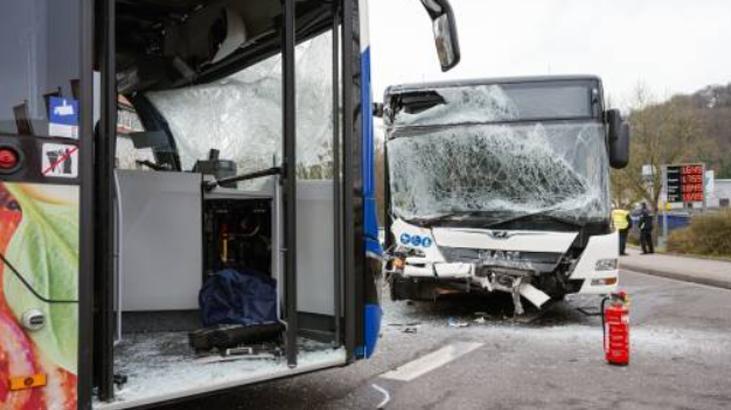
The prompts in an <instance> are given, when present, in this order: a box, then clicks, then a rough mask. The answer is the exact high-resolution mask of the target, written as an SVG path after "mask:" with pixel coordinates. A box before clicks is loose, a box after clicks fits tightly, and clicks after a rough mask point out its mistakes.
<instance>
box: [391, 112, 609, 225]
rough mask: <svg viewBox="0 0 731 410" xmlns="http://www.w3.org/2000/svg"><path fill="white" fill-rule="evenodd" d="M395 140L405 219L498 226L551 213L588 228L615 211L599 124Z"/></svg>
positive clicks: (445, 131)
mask: <svg viewBox="0 0 731 410" xmlns="http://www.w3.org/2000/svg"><path fill="white" fill-rule="evenodd" d="M394 136H395V137H396V138H393V139H391V140H390V141H389V142H388V145H387V150H388V163H389V177H390V187H391V205H392V211H393V212H394V213H395V215H396V216H398V217H401V218H403V219H405V220H414V219H429V218H438V217H444V216H449V217H450V218H460V217H468V216H469V217H472V218H480V219H486V220H487V221H488V222H491V223H498V222H500V221H506V220H510V219H514V218H515V217H519V216H521V215H528V214H546V215H553V216H555V217H557V218H560V219H562V220H567V221H574V222H575V223H577V224H581V223H585V222H588V221H592V220H598V221H601V220H603V219H606V218H607V215H608V213H609V201H608V159H607V152H606V148H605V145H604V131H603V128H602V125H601V124H599V123H561V124H550V123H547V124H540V123H538V124H522V125H480V124H478V125H462V126H454V127H449V128H441V129H434V130H431V131H421V132H420V133H419V134H418V135H403V134H399V133H396V134H395V135H394Z"/></svg>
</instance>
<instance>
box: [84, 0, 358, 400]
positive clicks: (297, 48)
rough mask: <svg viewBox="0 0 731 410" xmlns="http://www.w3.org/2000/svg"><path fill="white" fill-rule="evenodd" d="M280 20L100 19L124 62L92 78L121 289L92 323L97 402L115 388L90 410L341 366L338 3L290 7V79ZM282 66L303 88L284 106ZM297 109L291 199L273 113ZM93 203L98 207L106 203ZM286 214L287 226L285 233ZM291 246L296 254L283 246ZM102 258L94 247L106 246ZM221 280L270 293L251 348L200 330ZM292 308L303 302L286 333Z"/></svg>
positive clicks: (270, 10) (184, 5) (221, 4)
mask: <svg viewBox="0 0 731 410" xmlns="http://www.w3.org/2000/svg"><path fill="white" fill-rule="evenodd" d="M282 3H283V2H278V1H267V2H264V1H256V0H238V1H217V2H207V3H204V2H200V1H196V0H144V1H128V0H118V1H117V2H116V9H115V10H114V11H113V12H111V13H109V14H108V15H110V16H113V20H112V21H114V22H115V25H114V27H115V29H114V31H113V32H111V31H107V32H106V34H104V33H99V34H100V37H99V38H106V39H107V41H108V42H109V43H108V44H107V48H106V49H105V48H104V47H101V48H100V49H101V50H105V51H106V53H109V50H111V49H112V47H111V44H110V43H113V44H114V49H116V50H115V52H114V60H115V61H114V63H113V64H112V63H109V62H107V64H105V63H104V62H103V61H101V62H100V65H99V67H100V70H99V72H98V73H97V75H96V76H95V82H96V83H97V84H96V86H95V89H99V90H102V93H100V94H102V96H101V98H99V100H100V104H99V109H98V112H100V113H104V112H105V108H104V104H105V98H107V100H106V101H107V103H108V104H107V105H108V106H112V103H113V104H114V108H115V109H116V113H115V114H116V118H117V119H116V121H115V124H111V126H112V127H114V128H115V130H114V131H115V132H114V135H115V138H114V141H113V143H111V149H110V151H108V152H111V154H113V156H114V159H113V169H111V175H112V179H113V184H112V185H111V186H112V187H113V190H112V192H110V194H111V195H110V198H111V201H110V204H111V208H112V209H113V212H111V213H110V219H113V221H112V224H111V225H110V226H113V227H114V228H113V229H111V230H107V231H104V233H101V234H100V235H101V236H105V235H107V234H109V232H111V233H112V234H111V235H110V236H111V237H110V238H108V241H107V242H106V243H108V247H107V248H106V249H101V253H102V254H107V255H109V254H111V255H113V257H111V258H108V259H107V260H106V261H105V262H102V263H106V264H107V265H106V266H107V267H110V265H111V270H110V271H111V272H114V274H113V276H112V277H107V280H108V281H109V283H108V285H110V286H106V287H105V286H104V278H100V277H99V276H97V279H96V282H97V284H96V285H95V286H96V289H97V292H98V293H97V299H98V300H100V301H101V302H100V303H101V304H103V303H105V302H106V303H108V305H107V309H106V310H105V309H103V308H97V311H98V312H101V313H98V314H97V317H96V319H95V321H96V323H97V324H98V325H99V326H98V328H99V329H100V330H99V331H98V332H97V334H95V346H100V345H101V346H104V347H102V348H101V349H97V348H96V347H95V352H94V354H95V358H99V363H100V365H99V366H97V367H96V368H95V372H96V374H98V375H99V378H100V379H99V381H98V384H99V385H100V386H101V387H102V389H103V388H104V386H105V385H106V386H109V385H110V383H109V381H110V380H109V378H110V377H112V379H111V382H112V383H113V384H114V389H113V391H109V389H108V388H107V389H106V391H105V392H100V398H101V399H102V400H103V401H107V402H106V403H101V402H99V403H97V405H98V406H102V407H110V408H113V407H114V406H115V403H117V404H119V405H121V406H123V407H127V406H130V405H135V406H136V405H144V404H146V403H153V402H159V401H160V400H163V399H174V398H175V397H176V396H182V395H185V396H188V395H191V394H195V393H196V392H201V393H202V392H205V391H210V390H216V389H222V388H225V387H231V386H236V385H241V384H244V383H247V382H255V381H260V380H266V379H271V378H275V377H282V376H287V375H291V374H294V373H299V372H306V371H312V370H315V369H318V368H324V367H331V366H336V365H343V364H345V363H346V360H347V357H346V356H347V352H346V348H345V347H344V343H343V341H344V337H343V334H342V332H341V330H340V318H341V317H342V315H343V313H342V307H341V305H342V303H343V301H342V300H341V286H342V282H343V275H344V274H343V271H342V269H340V266H341V262H340V261H341V260H342V258H343V256H342V255H341V254H340V253H341V252H342V249H343V247H342V246H340V244H339V243H338V241H340V239H341V238H340V233H339V232H340V231H339V229H342V228H340V226H341V221H340V219H341V218H342V215H343V212H348V211H347V210H343V209H342V199H341V197H340V194H339V192H341V190H340V186H341V185H342V183H343V181H342V179H341V174H342V167H343V162H346V163H347V157H348V155H350V154H344V155H343V157H345V158H344V159H342V160H341V158H340V156H341V154H340V148H339V146H340V144H341V143H342V136H341V135H340V133H339V128H340V127H339V124H338V121H340V120H339V118H338V110H337V109H334V107H335V106H337V105H339V104H340V102H339V100H338V99H339V87H340V85H339V84H338V82H339V81H340V78H339V75H338V70H340V64H339V51H340V47H341V43H340V42H339V31H340V27H341V25H340V24H339V21H338V20H339V19H336V18H334V16H336V15H337V13H336V10H335V7H337V2H329V1H312V0H309V1H296V2H293V3H294V4H295V5H296V9H295V13H294V22H295V24H294V27H295V29H294V35H295V37H294V38H296V45H294V50H292V51H293V52H292V54H291V55H292V57H294V60H292V61H285V60H286V58H287V57H286V56H284V54H286V51H285V53H284V54H283V53H282V52H281V50H282V47H287V43H286V33H285V24H284V23H283V21H285V19H284V18H283V17H284V16H283V13H284V10H283V6H282ZM115 14H116V15H115ZM97 28H98V29H102V30H103V28H101V27H99V26H98V27H97ZM334 28H335V31H333V29H334ZM114 37H116V40H114ZM110 38H111V39H112V40H114V41H112V40H110ZM99 55H100V57H99V58H100V59H103V58H105V57H104V55H105V53H104V52H100V53H99ZM291 65H293V66H294V67H293V73H294V79H293V80H294V83H296V88H295V89H294V90H293V95H289V94H287V95H284V94H286V91H283V89H284V88H283V82H284V81H286V77H287V72H286V70H287V69H288V68H291ZM110 66H111V67H110ZM105 70H106V71H105ZM110 70H113V71H114V78H115V81H114V82H113V84H112V85H111V87H113V88H114V92H113V94H111V95H110V94H109V90H110V89H111V88H109V87H110V86H109V76H110V73H111V72H112V71H110ZM333 73H335V79H334V80H333ZM105 76H107V78H106V79H105ZM104 90H107V94H106V95H104ZM292 98H293V99H294V101H291V102H292V103H293V104H290V106H293V107H295V112H294V114H295V115H294V118H296V123H295V127H296V141H294V145H293V146H294V147H296V148H295V151H294V152H295V157H296V160H295V162H294V164H292V168H291V169H292V170H294V174H295V175H294V178H295V179H296V181H294V186H295V190H296V196H293V195H291V194H289V195H287V192H286V191H285V190H286V179H287V176H286V173H287V164H285V162H284V161H283V157H285V156H286V155H287V153H284V152H283V150H286V149H287V148H286V146H285V136H284V133H285V129H284V128H285V127H286V124H285V123H284V122H283V113H284V110H285V109H286V108H285V107H286V106H287V103H286V100H287V99H292ZM112 99H113V101H112ZM108 126H109V124H108ZM100 129H102V131H101V132H99V134H100V135H99V136H97V138H98V139H101V138H103V137H102V135H105V133H104V132H103V130H104V126H103V125H102V126H100ZM106 135H111V134H106ZM283 147H284V148H283ZM111 154H110V157H111ZM110 162H112V161H110ZM102 172H103V171H102ZM99 192H100V196H101V202H100V203H101V204H104V197H103V195H104V194H103V192H104V190H103V187H100V190H99ZM292 197H294V198H296V199H294V201H293V202H294V204H292V207H293V208H294V212H296V218H295V219H294V221H295V222H294V224H295V225H296V226H295V228H294V229H291V230H288V229H287V226H286V224H287V222H286V216H285V214H287V212H289V210H288V209H287V204H286V201H287V198H292ZM291 221H292V220H291V217H290V222H291ZM292 232H296V238H294V239H293V241H292V242H287V238H286V235H287V234H291V233H292ZM104 244H105V242H104V238H102V239H101V241H100V243H99V244H98V246H100V247H104ZM288 244H290V245H289V246H292V244H294V246H296V272H297V275H296V283H288V278H287V277H286V269H285V266H286V261H285V258H286V249H287V246H288ZM97 249H98V250H99V248H97ZM226 270H234V271H235V272H237V273H246V274H247V275H251V276H252V277H253V278H254V279H255V284H256V286H260V287H261V286H265V285H270V286H273V287H274V290H275V291H274V294H275V301H274V302H273V304H272V300H264V302H262V303H260V304H259V305H256V306H249V305H246V307H245V308H246V309H249V310H247V312H249V313H252V314H253V315H254V316H255V317H259V316H262V315H263V316H266V315H265V314H264V313H262V312H261V311H262V310H267V309H271V308H272V306H274V310H275V314H276V320H275V322H274V323H270V322H265V321H262V322H261V323H253V324H251V325H248V326H247V329H248V331H249V333H251V334H249V333H246V332H244V333H246V334H239V333H237V329H238V330H239V331H240V330H241V326H238V327H237V326H231V325H230V324H224V325H217V326H213V327H211V326H208V327H207V326H205V325H204V323H203V321H202V318H203V316H204V315H205V313H204V312H203V311H202V309H201V306H202V305H203V304H206V303H207V302H206V299H205V298H206V296H205V295H204V294H203V292H202V289H203V288H204V287H207V286H209V285H210V283H209V281H211V280H212V278H213V277H214V276H216V275H217V274H218V273H220V272H222V271H226ZM102 271H103V270H102ZM290 278H291V277H290ZM229 279H230V278H229ZM217 283H218V284H219V285H220V286H224V285H227V286H229V285H230V286H233V285H236V283H234V284H233V285H232V284H231V283H230V282H217ZM221 283H223V284H221ZM252 286H253V285H252ZM291 287H294V289H292V288H291ZM231 289H232V288H225V289H224V290H229V291H230V290H231ZM248 289H249V290H251V286H250V287H249V288H248ZM110 290H111V292H110ZM219 290H220V289H219ZM259 290H261V289H259ZM105 292H106V293H105ZM252 292H254V293H252V294H250V295H249V294H247V295H249V296H251V297H259V296H260V295H259V296H256V291H252ZM288 293H292V294H295V295H296V302H295V303H296V309H295V310H296V318H293V317H292V312H293V311H294V310H291V306H288V304H291V303H292V301H293V300H294V299H290V298H288V297H287V294H288ZM216 296H220V293H219V294H216ZM235 296H236V295H233V296H232V298H235ZM269 296H270V297H271V295H269ZM231 303H233V302H231ZM109 307H111V308H109ZM218 307H219V308H220V306H218ZM105 312H106V313H105ZM266 313H271V312H270V311H267V312H266ZM268 317H271V315H269V316H268ZM336 317H337V318H338V319H337V320H336ZM295 321H296V322H297V325H295V324H294V322H295ZM220 322H221V323H230V320H228V319H226V318H224V319H223V320H222V321H220ZM255 322H256V320H255ZM252 329H253V331H252ZM105 330H106V333H105V334H104V333H103V332H104V331H105ZM207 331H208V332H207ZM206 332H207V333H206ZM252 332H253V333H252ZM292 332H294V333H295V334H294V335H292V334H291V333H292ZM110 335H111V338H112V340H109V337H110ZM196 337H198V338H199V339H196ZM292 341H295V343H296V346H293V345H292ZM110 343H111V344H110ZM201 343H202V345H201ZM201 346H203V347H201ZM212 346H215V347H213V348H212V349H211V347H212ZM110 352H111V356H110V355H109V353H110ZM105 377H106V379H105ZM105 380H106V383H105ZM112 398H113V400H112ZM109 400H112V401H109Z"/></svg>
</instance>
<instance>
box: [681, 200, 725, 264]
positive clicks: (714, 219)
mask: <svg viewBox="0 0 731 410" xmlns="http://www.w3.org/2000/svg"><path fill="white" fill-rule="evenodd" d="M667 252H669V253H678V254H693V255H702V256H713V257H721V258H723V259H726V258H731V209H727V210H723V211H718V212H708V213H706V214H703V215H698V216H695V217H694V218H693V219H692V220H691V223H690V225H689V226H688V227H686V228H682V229H677V230H674V231H672V232H671V233H670V235H669V236H668V241H667Z"/></svg>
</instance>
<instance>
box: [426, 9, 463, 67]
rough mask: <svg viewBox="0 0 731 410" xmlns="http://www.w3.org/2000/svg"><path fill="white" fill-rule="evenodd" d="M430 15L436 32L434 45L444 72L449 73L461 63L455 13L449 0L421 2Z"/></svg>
mask: <svg viewBox="0 0 731 410" xmlns="http://www.w3.org/2000/svg"><path fill="white" fill-rule="evenodd" d="M421 3H422V4H423V5H424V8H426V12H427V13H429V17H430V18H431V20H432V30H433V32H434V43H435V44H436V47H437V55H438V56H439V63H440V64H441V66H442V71H449V70H450V69H452V68H453V67H454V66H456V65H457V63H459V59H460V53H459V40H458V38H457V25H456V23H455V19H454V12H453V11H452V6H451V5H450V4H449V0H421Z"/></svg>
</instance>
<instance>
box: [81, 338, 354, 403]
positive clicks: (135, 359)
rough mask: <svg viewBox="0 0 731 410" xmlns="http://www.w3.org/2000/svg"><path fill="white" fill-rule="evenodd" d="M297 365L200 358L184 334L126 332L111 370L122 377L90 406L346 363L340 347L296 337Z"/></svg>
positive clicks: (150, 399) (163, 397)
mask: <svg viewBox="0 0 731 410" xmlns="http://www.w3.org/2000/svg"><path fill="white" fill-rule="evenodd" d="M298 348H299V354H298V360H297V367H295V368H289V367H288V365H287V361H286V359H285V357H283V356H281V357H274V356H271V357H270V356H269V355H266V357H265V358H255V357H248V358H247V357H246V356H229V357H227V358H224V357H223V356H220V355H216V354H213V355H209V356H204V357H201V356H199V355H196V354H195V353H194V351H193V350H192V349H191V348H190V346H189V345H188V333H187V332H141V333H126V334H125V335H124V338H123V339H122V341H121V342H120V343H119V344H118V345H117V346H116V347H115V357H114V365H115V370H114V372H115V374H120V375H124V376H126V377H127V381H126V383H124V384H123V385H121V386H119V388H118V389H117V390H116V393H115V400H114V401H113V402H110V403H102V402H95V403H94V408H100V409H117V408H128V407H136V406H141V405H146V404H150V403H157V402H161V401H168V400H174V399H178V398H181V397H186V396H191V395H195V394H201V393H206V392H209V391H215V390H220V389H225V388H230V387H236V386H240V385H244V384H250V383H256V382H259V381H265V380H270V379H275V378H280V377H286V376H289V375H294V374H297V373H304V372H309V371H313V370H317V369H322V368H327V367H334V366H339V365H342V364H344V363H345V360H346V355H345V349H343V348H342V347H341V348H333V347H332V345H331V344H330V343H322V342H317V341H314V340H312V339H306V338H303V337H300V338H299V340H298Z"/></svg>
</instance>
